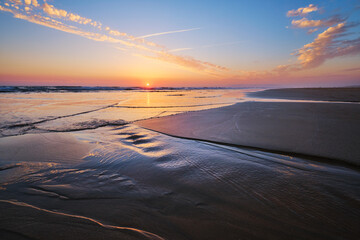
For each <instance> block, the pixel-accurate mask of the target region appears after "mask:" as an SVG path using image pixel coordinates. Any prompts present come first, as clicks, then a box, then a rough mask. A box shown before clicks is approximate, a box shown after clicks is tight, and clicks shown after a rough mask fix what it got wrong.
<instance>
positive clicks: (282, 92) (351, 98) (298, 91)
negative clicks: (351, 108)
mask: <svg viewBox="0 0 360 240" xmlns="http://www.w3.org/2000/svg"><path fill="white" fill-rule="evenodd" d="M247 95H248V96H249V97H259V98H278V99H291V100H317V101H335V102H360V88H359V87H352V88H345V87H344V88H280V89H268V90H264V91H259V92H252V93H248V94H247Z"/></svg>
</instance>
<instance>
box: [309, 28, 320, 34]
mask: <svg viewBox="0 0 360 240" xmlns="http://www.w3.org/2000/svg"><path fill="white" fill-rule="evenodd" d="M317 30H319V29H318V28H313V29H309V30H308V31H307V33H308V34H311V33H314V32H316V31H317Z"/></svg>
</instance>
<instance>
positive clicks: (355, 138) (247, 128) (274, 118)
mask: <svg viewBox="0 0 360 240" xmlns="http://www.w3.org/2000/svg"><path fill="white" fill-rule="evenodd" d="M267 91H268V92H267ZM267 91H265V92H259V93H252V94H251V95H252V96H263V95H265V96H268V95H270V93H271V96H272V97H275V96H279V97H286V96H294V97H295V98H297V99H316V100H323V99H322V98H324V99H325V100H326V99H330V98H332V99H338V100H341V101H347V100H351V101H354V100H355V99H356V98H355V96H360V89H350V90H349V89H341V88H339V89H330V90H329V89H310V90H307V89H289V90H287V89H285V90H282V89H279V90H267ZM288 91H289V92H288ZM349 91H350V92H352V94H353V95H349V98H347V93H348V92H349ZM309 92H310V93H313V95H311V96H310V95H309ZM268 93H269V94H268ZM301 93H304V97H302V95H301ZM355 93H357V95H355ZM276 94H277V95H276ZM137 124H138V125H140V126H142V127H145V128H148V129H152V130H155V131H159V132H162V133H166V134H170V135H174V136H179V137H186V138H193V139H202V140H208V141H215V142H220V143H228V144H236V145H243V146H250V147H258V148H263V149H268V150H277V151H284V152H291V153H300V154H307V155H313V156H319V157H326V158H333V159H338V160H343V161H346V162H349V163H352V164H357V165H359V164H360V162H359V159H360V148H359V146H360V104H350V103H349V104H346V103H304V102H299V103H296V102H291V103H287V102H245V103H238V104H235V105H232V106H227V107H222V108H217V109H210V110H204V111H197V112H188V113H183V114H178V115H173V116H166V117H162V118H155V119H149V120H144V121H140V122H137Z"/></svg>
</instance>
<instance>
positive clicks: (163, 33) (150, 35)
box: [137, 28, 200, 38]
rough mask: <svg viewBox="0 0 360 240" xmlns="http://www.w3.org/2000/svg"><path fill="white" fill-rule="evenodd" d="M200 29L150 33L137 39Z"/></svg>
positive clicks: (192, 29)
mask: <svg viewBox="0 0 360 240" xmlns="http://www.w3.org/2000/svg"><path fill="white" fill-rule="evenodd" d="M199 29H200V28H190V29H183V30H176V31H168V32H160V33H152V34H148V35H144V36H141V37H137V38H148V37H154V36H160V35H166V34H173V33H180V32H189V31H194V30H199Z"/></svg>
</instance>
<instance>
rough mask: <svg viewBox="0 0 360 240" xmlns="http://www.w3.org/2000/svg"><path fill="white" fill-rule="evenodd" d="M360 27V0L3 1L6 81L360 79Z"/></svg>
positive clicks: (293, 82)
mask: <svg viewBox="0 0 360 240" xmlns="http://www.w3.org/2000/svg"><path fill="white" fill-rule="evenodd" d="M359 23H360V1H359V0H337V1H335V0H327V1H296V0H293V1H289V0H274V1H269V0H263V1H260V0H234V1H230V0H226V1H211V0H206V1H205V0H204V1H200V0H199V1H195V0H191V1H190V0H189V1H188V0H182V1H176V0H174V1H169V0H164V1H162V0H153V1H150V0H132V1H129V0H126V1H123V0H112V1H111V0H103V1H100V0H87V1H83V0H47V1H44V0H37V1H36V0H0V85H91V86H94V85H96V86H145V85H146V83H149V84H150V86H154V87H160V86H171V87H180V86H196V87H199V86H204V87H212V86H224V87H234V86H255V85H259V86H263V85H281V86H346V85H359V84H360V25H359Z"/></svg>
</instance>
